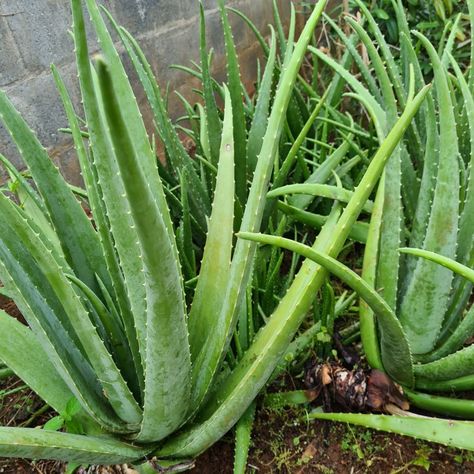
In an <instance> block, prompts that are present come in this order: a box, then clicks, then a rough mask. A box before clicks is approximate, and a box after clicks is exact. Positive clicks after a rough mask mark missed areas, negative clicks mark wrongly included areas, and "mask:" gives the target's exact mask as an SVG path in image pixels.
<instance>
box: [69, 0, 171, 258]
mask: <svg viewBox="0 0 474 474" xmlns="http://www.w3.org/2000/svg"><path fill="white" fill-rule="evenodd" d="M74 3H76V0H75V1H74V2H73V6H74ZM86 5H87V9H88V11H89V14H90V17H91V21H92V23H93V25H94V27H95V30H96V32H97V36H98V38H99V40H100V45H101V48H102V52H103V54H104V56H105V58H106V60H107V63H108V67H109V68H110V71H111V74H112V75H113V77H114V84H115V87H116V92H117V99H118V101H119V105H120V108H121V111H122V113H123V115H124V116H126V117H127V125H128V127H129V131H130V134H131V136H132V137H134V149H135V152H136V153H137V155H138V156H140V157H141V160H140V165H141V166H142V167H143V170H144V173H145V175H146V176H147V179H148V182H149V183H150V187H151V189H153V190H154V196H155V199H156V201H157V204H158V206H159V208H160V210H161V212H162V214H163V220H164V222H165V224H166V230H167V232H168V235H169V238H170V241H171V242H172V241H173V235H174V234H173V226H172V223H171V218H170V215H169V211H168V207H167V204H166V198H165V195H164V191H163V186H162V184H161V180H160V177H159V175H158V171H157V165H156V157H155V156H154V154H153V153H152V150H151V147H150V142H149V140H148V136H147V133H146V129H145V125H144V123H143V120H142V116H141V113H140V110H139V108H138V101H137V100H136V98H135V95H134V93H133V90H132V87H131V85H130V82H129V81H128V79H127V75H126V73H125V69H124V67H123V64H122V62H121V60H120V56H119V54H118V52H117V50H116V48H115V45H114V42H113V40H112V38H111V36H110V34H109V32H108V31H107V28H106V26H105V23H104V20H103V19H102V17H101V15H100V11H99V8H98V6H97V4H96V2H95V0H86ZM81 14H82V12H81ZM78 17H79V14H76V18H78ZM76 18H75V20H76ZM174 247H175V253H176V254H177V251H176V246H174Z"/></svg>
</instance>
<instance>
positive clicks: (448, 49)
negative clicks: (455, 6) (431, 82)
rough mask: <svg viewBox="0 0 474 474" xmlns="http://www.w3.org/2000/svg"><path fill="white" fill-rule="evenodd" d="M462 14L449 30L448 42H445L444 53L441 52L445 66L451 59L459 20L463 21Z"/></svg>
mask: <svg viewBox="0 0 474 474" xmlns="http://www.w3.org/2000/svg"><path fill="white" fill-rule="evenodd" d="M461 16H462V15H461V13H459V14H458V15H457V16H456V18H455V20H454V23H453V24H452V25H451V28H450V29H451V31H450V32H449V36H448V39H447V40H446V43H445V44H444V47H443V50H442V53H440V56H441V63H442V64H443V66H444V67H448V65H449V62H450V61H451V57H452V56H451V54H452V52H453V47H454V42H455V41H456V35H457V33H458V27H459V22H460V21H461Z"/></svg>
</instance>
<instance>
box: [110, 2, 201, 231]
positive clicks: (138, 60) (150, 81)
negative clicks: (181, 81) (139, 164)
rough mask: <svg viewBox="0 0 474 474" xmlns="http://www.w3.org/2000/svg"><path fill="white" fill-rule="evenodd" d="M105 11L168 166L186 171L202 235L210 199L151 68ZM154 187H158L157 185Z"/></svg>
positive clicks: (129, 38) (133, 41)
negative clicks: (141, 92)
mask: <svg viewBox="0 0 474 474" xmlns="http://www.w3.org/2000/svg"><path fill="white" fill-rule="evenodd" d="M104 11H105V13H106V15H107V16H108V18H109V20H110V21H111V23H112V25H113V26H114V27H115V29H116V31H117V32H118V34H119V36H120V38H121V40H122V42H123V44H124V46H125V48H126V50H127V53H128V55H129V56H130V59H131V60H132V63H133V65H134V67H135V70H136V71H137V74H138V76H139V78H140V80H141V82H142V84H143V86H144V89H145V92H146V94H147V98H148V101H149V103H150V105H151V108H152V111H153V115H154V118H155V123H156V125H157V127H158V130H159V133H160V137H161V139H162V140H163V143H164V145H165V148H166V150H167V158H168V160H169V165H170V166H171V167H172V168H173V169H176V170H177V169H180V170H186V173H187V175H188V180H189V183H190V187H191V188H192V193H190V199H191V205H192V211H193V214H194V216H195V219H196V221H197V222H198V223H199V226H200V227H199V230H200V232H201V233H202V234H204V233H205V230H206V216H207V215H208V212H209V207H210V205H209V198H208V195H207V193H206V191H205V189H204V187H203V185H202V183H201V181H200V179H199V176H198V174H197V172H196V170H195V168H194V162H193V160H192V159H191V158H190V156H189V155H188V154H187V152H186V150H185V149H184V146H183V144H182V142H181V140H180V138H179V136H178V134H177V133H176V130H175V129H174V127H173V124H172V122H171V120H170V118H169V116H168V113H167V109H166V103H165V101H164V99H163V98H162V97H161V91H160V88H159V86H158V83H157V81H156V79H155V77H154V75H153V71H152V69H151V66H150V64H149V63H148V61H147V59H146V57H145V55H144V53H143V51H142V50H141V48H140V46H139V45H138V43H137V41H136V40H135V39H134V38H133V37H132V35H131V34H130V33H129V32H128V31H127V30H125V29H124V28H121V27H119V26H118V25H117V23H116V22H115V21H114V20H113V18H112V16H111V15H110V13H109V12H108V11H107V10H105V9H104ZM152 156H153V159H154V160H156V156H155V154H153V153H152ZM157 185H158V186H159V185H160V183H158V184H157ZM157 189H159V188H157ZM157 197H158V199H159V202H160V205H164V202H161V197H160V193H159V192H158V193H157ZM170 235H171V234H170Z"/></svg>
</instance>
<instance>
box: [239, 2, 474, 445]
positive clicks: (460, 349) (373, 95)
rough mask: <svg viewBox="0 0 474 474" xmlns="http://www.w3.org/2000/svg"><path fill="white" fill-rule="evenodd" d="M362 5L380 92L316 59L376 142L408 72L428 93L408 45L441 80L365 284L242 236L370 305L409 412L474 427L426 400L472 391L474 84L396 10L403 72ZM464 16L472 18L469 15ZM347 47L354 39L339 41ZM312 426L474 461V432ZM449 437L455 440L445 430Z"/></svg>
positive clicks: (384, 214)
mask: <svg viewBox="0 0 474 474" xmlns="http://www.w3.org/2000/svg"><path fill="white" fill-rule="evenodd" d="M356 3H357V5H358V6H359V7H360V9H361V11H362V13H363V14H364V16H365V18H366V21H367V23H368V25H369V27H370V28H369V31H371V32H372V35H373V36H374V38H375V40H376V41H377V43H378V45H379V49H378V50H377V49H375V48H374V47H373V43H372V40H371V38H370V37H369V34H368V33H367V31H366V29H362V27H361V26H360V25H359V24H357V23H356V22H355V21H354V20H352V19H349V20H348V21H349V23H350V25H351V26H352V28H353V29H354V32H355V34H356V35H357V36H358V38H359V40H360V41H361V42H362V43H363V45H364V46H365V47H366V48H367V52H368V55H369V57H370V59H371V61H372V68H373V72H372V71H371V69H370V68H369V66H366V65H364V62H363V61H360V59H361V58H360V57H358V56H357V55H358V52H357V50H356V49H352V50H351V54H353V55H354V56H355V57H354V59H355V62H356V63H357V64H358V65H359V66H360V67H362V68H365V69H364V70H363V71H362V73H363V74H362V77H370V76H371V75H372V74H374V76H373V79H375V81H374V80H373V81H370V82H367V83H366V84H363V83H362V82H360V81H359V80H358V79H356V78H354V76H353V75H351V74H350V73H349V72H348V71H347V70H346V69H344V67H342V66H341V65H339V64H338V63H336V62H335V61H334V60H333V59H332V58H330V57H329V56H327V55H325V54H324V53H322V52H321V51H318V50H313V52H314V53H315V54H316V55H317V56H318V57H319V58H320V59H321V60H322V61H324V62H325V63H326V64H327V65H329V66H330V67H331V68H332V69H334V70H335V71H336V72H337V73H338V74H340V75H341V77H343V78H344V79H345V80H346V81H347V83H348V84H349V85H350V87H351V88H353V89H354V91H355V93H354V94H352V96H353V97H357V98H359V99H361V100H362V101H363V103H364V105H365V107H366V108H367V110H368V111H369V113H370V115H371V116H372V118H373V121H374V123H375V127H376V129H377V130H378V134H379V137H380V139H383V136H384V135H385V134H386V130H387V127H388V128H389V127H390V124H391V123H393V121H394V120H395V118H396V116H397V113H398V109H399V107H403V106H404V104H405V103H406V99H407V95H406V94H407V92H406V90H405V87H406V84H407V83H408V76H409V72H410V70H411V71H414V73H415V75H416V80H417V83H418V84H420V85H421V84H424V79H423V76H422V74H421V68H420V65H419V64H418V62H417V55H416V53H415V47H414V44H413V41H412V39H411V38H414V39H416V40H418V41H419V42H420V45H421V47H423V48H425V49H426V51H427V54H428V55H429V57H430V59H431V62H432V65H433V71H434V87H433V89H432V93H430V94H429V95H428V97H427V100H426V102H425V103H424V104H423V106H422V107H421V113H420V114H419V115H418V116H417V117H416V119H415V120H414V121H413V122H412V124H411V125H410V128H409V130H408V137H409V138H408V140H407V141H406V142H401V143H400V145H399V147H398V150H396V152H395V153H394V155H393V156H392V157H391V159H390V161H389V163H388V165H387V168H386V169H385V171H384V176H383V179H382V180H381V182H380V184H379V187H378V191H377V195H376V198H375V201H374V207H373V209H372V216H371V222H370V227H369V231H368V235H367V241H366V248H365V254H364V265H363V272H362V278H360V277H359V276H357V275H356V274H354V273H353V272H352V271H351V270H350V269H349V268H347V267H345V266H344V265H342V264H340V263H338V262H337V261H335V260H333V259H331V258H330V257H331V255H330V254H328V255H325V254H324V252H321V251H318V249H313V250H311V249H310V248H309V247H307V246H304V245H302V244H298V243H296V242H292V241H289V240H286V239H282V238H279V237H276V236H262V235H251V234H241V235H242V237H246V238H249V239H252V240H254V241H260V242H263V243H270V244H273V245H277V246H281V247H284V248H287V249H290V250H293V251H294V252H297V253H299V254H301V255H304V256H305V257H307V258H311V259H312V260H313V261H315V262H317V263H318V264H320V265H322V266H324V268H326V269H327V270H328V271H330V272H331V273H333V274H334V275H336V276H337V277H339V278H341V279H342V280H343V281H344V282H345V283H346V284H348V285H349V286H350V287H352V288H353V289H354V290H355V291H356V292H358V293H359V295H360V296H361V298H362V299H363V302H361V312H360V328H361V339H362V344H363V347H364V351H365V354H366V357H367V361H368V362H369V364H370V365H371V366H372V367H373V368H377V369H381V370H385V371H386V372H387V373H388V374H389V375H390V376H391V377H392V378H393V379H395V380H396V381H397V382H399V383H400V384H402V385H403V387H404V388H405V391H406V394H407V396H408V398H409V399H410V401H411V402H412V403H413V405H415V406H418V407H420V408H424V409H426V410H430V411H432V412H435V413H440V414H443V415H446V416H452V417H457V418H465V419H472V418H473V417H474V411H473V408H472V402H470V401H468V400H463V399H461V398H454V397H448V396H439V395H433V394H431V392H453V391H454V392H455V391H462V390H467V389H469V390H470V389H472V388H473V386H474V385H473V380H474V379H473V373H474V366H473V364H472V358H471V357H472V356H471V354H472V352H473V348H474V346H472V345H466V346H465V347H464V345H465V344H466V343H468V342H467V341H469V340H470V338H471V337H472V336H473V334H474V331H473V329H474V325H473V323H472V321H473V314H474V313H473V306H472V305H470V302H469V299H470V295H471V290H472V278H473V273H472V267H473V265H474V261H473V255H474V252H473V251H474V239H473V235H474V228H473V221H472V216H473V215H474V214H473V213H474V208H473V207H472V206H473V204H472V203H473V202H474V201H473V188H472V163H473V162H472V159H473V158H472V157H473V156H474V154H473V149H472V144H473V143H474V140H473V137H474V135H473V134H472V131H473V129H474V128H473V125H474V121H473V115H472V112H473V110H474V108H473V105H474V102H473V95H472V84H470V83H469V82H468V80H467V79H466V74H464V73H463V72H462V71H461V68H460V67H459V65H458V64H457V62H456V61H455V60H454V58H453V56H452V55H451V51H450V49H451V48H452V41H450V39H449V38H447V40H446V42H445V43H443V44H441V45H440V46H439V48H438V51H437V50H436V49H435V48H434V46H433V45H432V44H431V43H430V42H429V40H428V39H427V38H426V37H424V36H423V35H422V34H420V33H418V32H414V33H413V36H411V35H410V32H409V31H408V29H407V27H406V25H407V22H406V19H405V17H404V10H403V6H402V4H401V2H398V3H397V4H396V5H395V6H396V11H397V16H398V24H399V28H400V31H402V44H401V56H400V59H399V60H397V58H395V57H394V56H393V55H392V53H391V49H390V47H389V46H388V44H387V43H386V42H385V39H384V38H383V36H382V35H381V33H380V30H379V28H378V25H377V23H376V22H375V20H374V19H373V17H372V16H371V14H370V12H369V11H368V10H367V8H366V7H365V6H364V4H363V2H361V1H358V0H357V1H356ZM394 4H395V2H394ZM468 4H469V8H470V12H471V15H473V14H474V4H473V2H468ZM338 32H339V34H341V35H342V34H343V33H342V32H341V31H340V30H338ZM453 34H454V32H453ZM343 41H345V42H347V41H348V39H347V38H345V37H344V38H343ZM471 61H472V58H471ZM450 70H452V74H450ZM412 73H413V72H412ZM374 87H376V88H377V89H374ZM287 191H288V188H286V189H285V188H284V187H283V188H282V189H281V191H280V192H279V191H278V190H276V192H277V193H278V194H284V193H285V192H287ZM307 191H309V190H307ZM316 191H318V192H321V191H322V190H321V189H318V190H316ZM324 192H326V193H328V192H329V190H328V189H325V190H324ZM356 192H357V191H356ZM356 192H355V193H354V195H355V194H356ZM338 193H340V195H339V196H338V197H337V199H339V200H342V201H344V199H345V197H344V195H343V194H344V193H343V191H342V190H339V191H338ZM348 207H349V206H348ZM405 245H407V246H408V248H406V247H404V246H405ZM401 247H402V248H401ZM427 392H428V393H427ZM405 415H406V414H405ZM311 418H314V419H333V420H338V421H348V422H351V423H357V424H362V425H364V426H370V427H374V428H377V429H385V430H388V431H394V432H397V433H402V434H407V435H411V436H416V437H419V438H423V439H428V440H431V441H437V442H440V443H444V444H448V445H451V446H458V447H463V448H467V449H474V445H473V444H472V442H466V439H465V435H464V433H465V431H464V430H469V429H471V430H472V423H469V422H454V421H449V422H448V425H447V424H446V423H447V422H446V421H445V420H441V419H436V418H430V419H426V418H423V419H418V418H415V417H412V418H410V417H405V418H400V417H398V418H397V417H395V418H394V419H391V418H387V417H386V416H368V415H353V414H320V413H315V414H313V415H311ZM411 422H412V423H411ZM446 426H449V427H452V429H448V430H446V428H445V427H446Z"/></svg>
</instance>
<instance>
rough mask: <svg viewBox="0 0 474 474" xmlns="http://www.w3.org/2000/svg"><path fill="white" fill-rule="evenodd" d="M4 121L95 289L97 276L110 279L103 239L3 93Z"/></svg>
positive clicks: (70, 252) (81, 273) (71, 255)
mask: <svg viewBox="0 0 474 474" xmlns="http://www.w3.org/2000/svg"><path fill="white" fill-rule="evenodd" d="M0 119H1V120H2V121H3V123H4V125H5V127H6V128H7V130H8V131H9V133H10V134H11V136H12V138H13V140H14V141H15V142H16V143H17V145H18V147H19V149H20V152H21V155H22V157H23V159H24V161H25V163H26V164H27V165H28V168H29V169H30V171H31V173H32V175H33V178H34V180H35V183H36V186H37V187H38V190H39V192H40V193H41V196H42V197H43V199H44V202H45V206H46V208H47V209H48V212H49V218H50V219H51V221H52V222H53V225H54V228H55V231H56V233H57V234H58V236H59V239H60V241H61V243H62V245H63V246H64V248H63V250H64V254H65V256H66V258H67V260H68V261H69V264H70V265H71V267H72V268H73V270H74V272H75V273H76V275H77V276H78V277H79V278H81V280H83V281H85V282H87V284H88V285H89V286H90V287H92V288H95V287H96V284H97V283H96V281H95V277H94V275H95V274H96V273H97V274H99V275H101V277H102V278H103V279H104V280H106V275H107V274H106V270H105V262H104V258H103V255H102V252H101V250H100V246H99V239H98V237H97V234H96V233H95V231H94V229H93V227H92V224H91V222H90V221H89V219H88V218H87V216H86V214H85V212H84V211H83V209H82V207H81V205H80V204H79V202H78V201H77V200H76V198H75V197H74V194H73V193H72V191H71V190H70V189H69V187H68V186H67V184H66V182H65V181H64V179H63V178H62V176H61V175H60V173H59V170H58V169H57V168H56V167H55V166H54V164H53V162H52V161H51V160H50V158H49V156H48V154H47V153H46V150H45V149H44V148H43V147H42V146H41V144H40V142H39V141H38V139H37V138H36V135H35V134H34V133H33V132H32V131H31V130H30V129H29V127H28V125H27V124H26V122H25V121H24V120H23V119H22V117H21V116H20V114H19V113H18V112H17V111H16V110H15V108H14V107H13V105H12V103H11V102H10V101H9V100H8V98H7V96H6V95H5V93H4V92H3V91H0Z"/></svg>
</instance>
